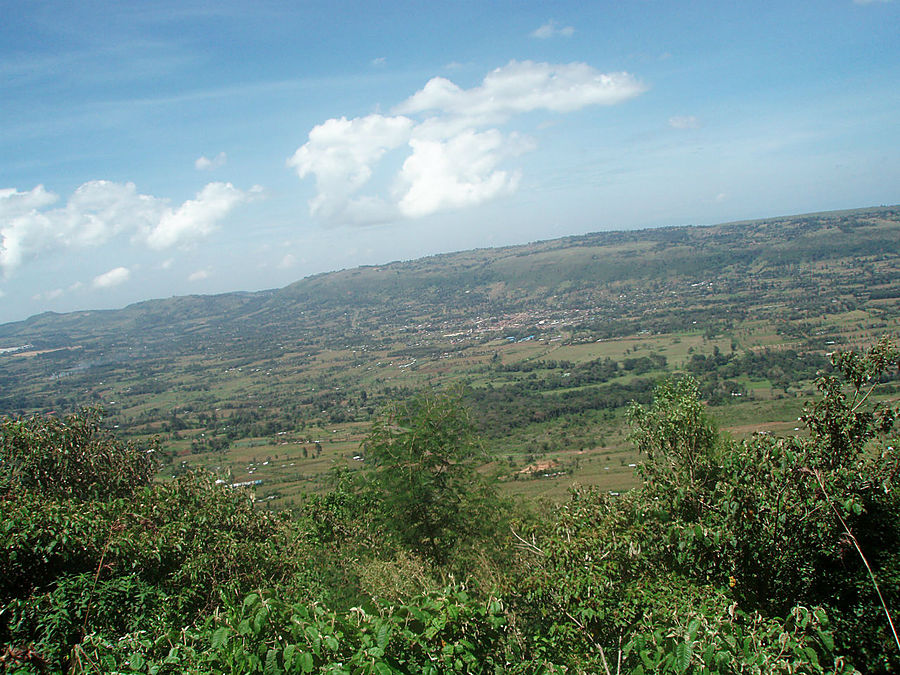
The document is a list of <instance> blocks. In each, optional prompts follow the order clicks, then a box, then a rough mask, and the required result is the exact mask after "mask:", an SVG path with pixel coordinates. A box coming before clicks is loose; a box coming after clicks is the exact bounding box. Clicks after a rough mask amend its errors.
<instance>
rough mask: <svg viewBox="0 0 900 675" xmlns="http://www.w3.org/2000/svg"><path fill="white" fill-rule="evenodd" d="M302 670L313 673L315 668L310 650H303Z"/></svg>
mask: <svg viewBox="0 0 900 675" xmlns="http://www.w3.org/2000/svg"><path fill="white" fill-rule="evenodd" d="M300 670H302V671H303V672H304V673H311V672H312V670H313V657H312V654H310V653H309V652H303V653H302V654H301V655H300Z"/></svg>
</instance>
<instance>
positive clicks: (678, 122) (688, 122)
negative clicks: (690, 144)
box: [669, 115, 701, 129]
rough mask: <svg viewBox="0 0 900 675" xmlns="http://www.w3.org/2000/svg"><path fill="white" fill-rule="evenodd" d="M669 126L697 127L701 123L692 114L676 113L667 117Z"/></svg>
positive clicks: (680, 127) (681, 127)
mask: <svg viewBox="0 0 900 675" xmlns="http://www.w3.org/2000/svg"><path fill="white" fill-rule="evenodd" d="M669 126H670V127H672V128H673V129H699V128H700V126H701V124H700V120H698V119H697V118H696V117H694V116H693V115H676V116H675V117H670V118H669Z"/></svg>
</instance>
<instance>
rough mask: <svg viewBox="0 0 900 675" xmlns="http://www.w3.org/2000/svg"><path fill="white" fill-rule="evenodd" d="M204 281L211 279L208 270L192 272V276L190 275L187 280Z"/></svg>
mask: <svg viewBox="0 0 900 675" xmlns="http://www.w3.org/2000/svg"><path fill="white" fill-rule="evenodd" d="M204 279H209V270H208V269H203V270H197V271H195V272H191V274H189V275H188V278H187V280H188V281H190V282H194V281H203V280H204Z"/></svg>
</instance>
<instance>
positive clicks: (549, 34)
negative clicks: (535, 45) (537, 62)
mask: <svg viewBox="0 0 900 675" xmlns="http://www.w3.org/2000/svg"><path fill="white" fill-rule="evenodd" d="M574 34H575V29H574V28H572V26H559V25H557V23H556V22H555V21H553V20H552V19H551V20H550V21H548V22H547V23H545V24H544V25H543V26H541V27H540V28H538V29H536V30H534V31H532V32H531V33H530V35H531V37H533V38H538V39H539V40H549V39H550V38H554V37H572V36H573V35H574Z"/></svg>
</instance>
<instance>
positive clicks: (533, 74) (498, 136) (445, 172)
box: [287, 61, 645, 224]
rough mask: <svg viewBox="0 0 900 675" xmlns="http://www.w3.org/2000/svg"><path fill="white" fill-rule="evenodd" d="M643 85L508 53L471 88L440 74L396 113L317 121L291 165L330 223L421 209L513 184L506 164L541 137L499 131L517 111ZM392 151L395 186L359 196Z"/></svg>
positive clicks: (597, 99)
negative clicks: (397, 156)
mask: <svg viewBox="0 0 900 675" xmlns="http://www.w3.org/2000/svg"><path fill="white" fill-rule="evenodd" d="M644 90H645V87H644V85H642V84H641V83H640V82H639V81H638V80H637V79H636V78H635V77H634V76H633V75H631V74H629V73H601V72H599V71H598V70H596V69H594V68H592V67H591V66H588V65H587V64H584V63H569V64H563V65H552V64H548V63H535V62H532V61H522V62H519V61H511V62H510V63H509V64H507V65H506V66H503V67H502V68H497V69H495V70H493V71H491V72H490V73H488V75H487V76H486V77H485V78H484V80H483V81H482V83H481V84H480V85H478V86H476V87H473V88H471V89H463V88H462V87H460V86H459V85H457V84H455V83H454V82H452V81H451V80H449V79H447V78H444V77H434V78H432V79H431V80H429V81H428V82H427V83H426V84H425V86H424V87H423V88H422V89H421V90H419V91H418V92H416V93H415V94H413V95H412V96H410V97H409V98H408V99H406V100H405V101H403V102H401V103H400V104H399V105H397V106H396V107H395V108H394V109H393V111H392V114H391V115H381V114H372V115H368V116H365V117H357V118H354V119H350V120H348V119H347V118H345V117H341V118H334V119H329V120H327V121H325V122H323V123H322V124H319V125H316V126H315V127H313V129H312V130H311V131H310V132H309V139H308V141H307V142H306V143H305V144H304V145H302V146H301V147H300V148H298V149H297V151H296V152H295V153H294V155H293V156H292V157H291V158H290V159H289V160H288V162H287V164H288V166H290V167H292V168H294V169H295V170H296V171H297V175H298V176H299V177H300V178H301V179H303V178H306V177H307V176H310V175H312V176H315V179H316V194H315V196H314V197H313V198H312V199H311V200H310V203H309V208H310V213H311V214H312V215H313V216H316V217H318V218H321V219H322V220H325V221H327V222H331V223H336V224H365V223H377V222H386V221H389V220H392V219H396V218H417V217H422V216H426V215H429V214H432V213H436V212H438V211H442V210H446V209H455V208H461V207H466V206H474V205H476V204H480V203H482V202H485V201H488V200H490V199H494V198H496V197H498V196H502V195H505V194H509V193H511V192H514V191H515V190H516V188H517V186H518V183H519V175H520V174H519V172H518V171H517V170H514V169H512V170H511V169H505V168H502V167H501V166H500V163H501V162H502V161H504V160H506V159H509V158H511V157H514V156H516V155H518V154H521V153H522V152H526V151H528V150H533V149H534V148H535V145H534V143H532V142H531V141H529V140H528V139H526V138H523V137H522V136H521V135H518V134H505V133H504V132H503V131H501V129H500V127H501V126H502V125H503V124H505V123H506V122H508V121H509V120H510V119H511V118H512V117H514V116H515V115H518V114H522V113H527V112H532V111H540V110H543V111H547V112H552V113H567V112H572V111H575V110H579V109H581V108H584V107H587V106H593V105H614V104H617V103H621V102H623V101H626V100H628V99H630V98H633V97H635V96H637V95H639V94H640V93H641V92H643V91H644ZM390 151H397V152H400V153H402V154H403V155H405V158H404V159H403V161H402V165H401V168H400V169H399V170H398V171H396V172H395V173H394V175H393V180H392V181H387V183H386V184H388V185H389V189H383V188H382V189H381V190H380V192H379V191H378V190H376V191H375V193H374V194H361V192H362V191H363V188H364V187H366V186H367V185H368V184H370V182H374V181H372V178H373V176H375V174H376V169H377V168H378V167H379V165H380V163H381V162H382V160H383V159H384V157H385V155H386V154H387V153H388V152H390ZM388 177H390V176H388ZM384 184H385V182H384V181H382V185H384Z"/></svg>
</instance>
